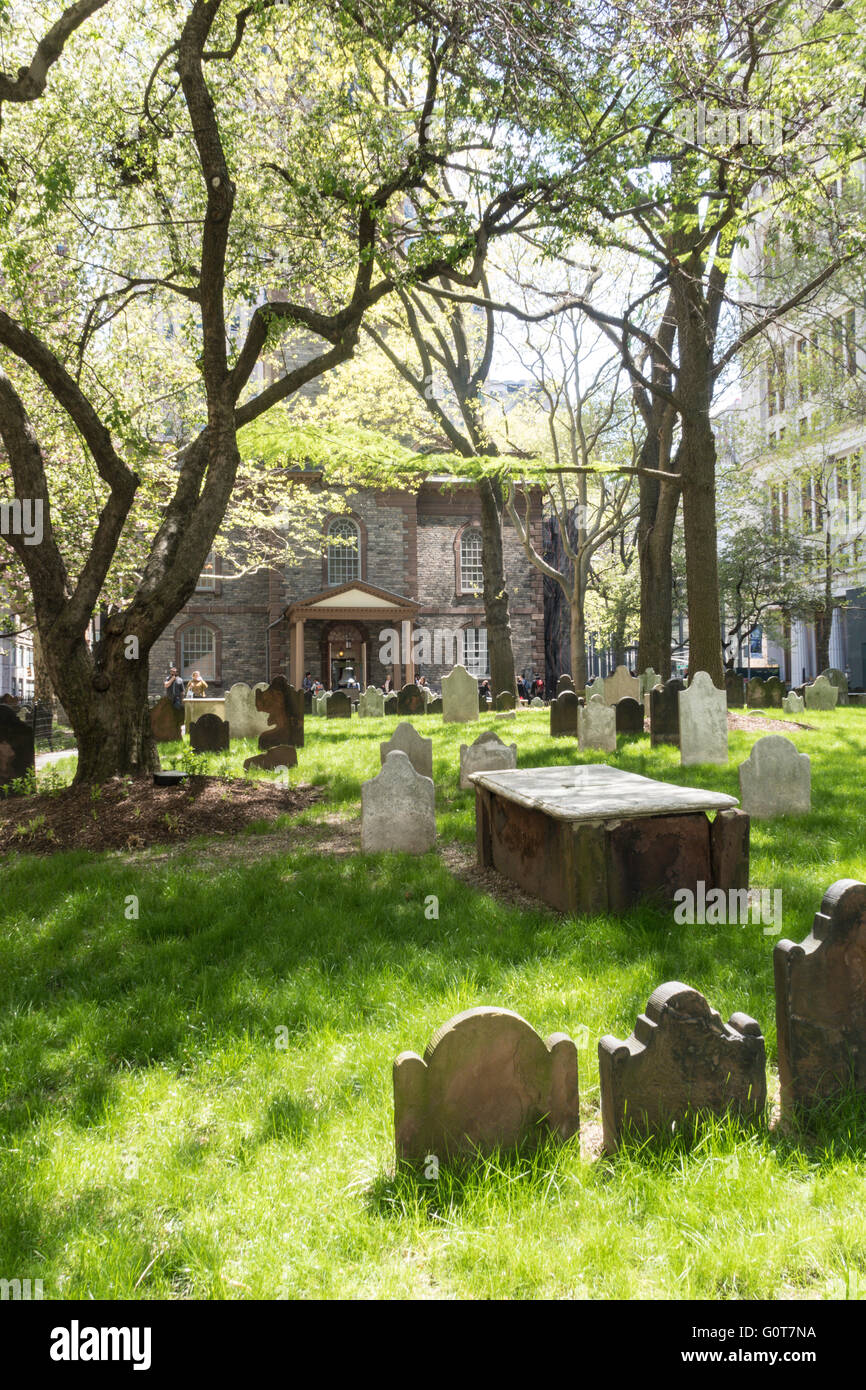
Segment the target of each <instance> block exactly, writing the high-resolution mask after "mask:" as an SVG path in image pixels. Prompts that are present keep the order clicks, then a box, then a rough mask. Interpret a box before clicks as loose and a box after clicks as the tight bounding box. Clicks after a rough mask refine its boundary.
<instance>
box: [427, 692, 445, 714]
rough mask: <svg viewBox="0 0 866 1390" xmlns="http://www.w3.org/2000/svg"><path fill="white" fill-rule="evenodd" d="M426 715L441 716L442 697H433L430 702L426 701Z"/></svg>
mask: <svg viewBox="0 0 866 1390" xmlns="http://www.w3.org/2000/svg"><path fill="white" fill-rule="evenodd" d="M427 713H428V714H441V713H442V696H441V695H434V697H433V699H432V700H428V701H427Z"/></svg>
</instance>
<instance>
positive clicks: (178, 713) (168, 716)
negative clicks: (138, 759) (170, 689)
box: [150, 695, 183, 743]
mask: <svg viewBox="0 0 866 1390" xmlns="http://www.w3.org/2000/svg"><path fill="white" fill-rule="evenodd" d="M182 725H183V705H181V707H180V709H175V707H174V705H173V704H172V703H171V700H170V699H169V698H168V696H167V695H163V696H162V699H160V700H157V702H156V704H155V705H154V706H153V708H152V709H151V711H150V732H151V735H152V736H153V739H154V741H155V742H156V743H176V742H177V740H178V739H179V738H180V736H181V735H180V731H181V727H182Z"/></svg>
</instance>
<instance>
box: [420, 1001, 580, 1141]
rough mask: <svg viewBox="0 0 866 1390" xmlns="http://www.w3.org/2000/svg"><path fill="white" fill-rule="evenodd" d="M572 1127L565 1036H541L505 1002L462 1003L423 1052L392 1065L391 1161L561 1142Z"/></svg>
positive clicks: (573, 1090)
mask: <svg viewBox="0 0 866 1390" xmlns="http://www.w3.org/2000/svg"><path fill="white" fill-rule="evenodd" d="M579 1127H580V1111H579V1094H578V1078H577V1048H576V1047H575V1045H574V1043H573V1042H572V1040H571V1038H569V1037H567V1036H566V1035H565V1034H564V1033H554V1034H553V1036H552V1037H550V1038H548V1039H547V1041H546V1042H544V1041H543V1040H542V1039H541V1038H540V1037H539V1035H538V1033H536V1031H535V1029H534V1028H532V1027H531V1026H530V1025H529V1024H528V1023H527V1022H526V1020H525V1019H523V1018H521V1017H520V1015H519V1014H515V1013H512V1012H511V1011H510V1010H508V1009H493V1008H488V1007H481V1008H477V1009H467V1010H466V1012H465V1013H461V1014H457V1016H456V1017H455V1018H452V1019H449V1021H448V1022H447V1023H446V1024H444V1025H443V1026H442V1027H441V1028H439V1029H438V1031H437V1032H436V1033H434V1035H433V1037H432V1038H431V1040H430V1043H429V1045H428V1047H427V1049H426V1051H425V1053H424V1056H423V1058H421V1057H419V1056H418V1055H417V1053H414V1052H401V1053H400V1055H399V1057H398V1058H397V1060H396V1061H395V1063H394V1132H395V1139H396V1148H397V1160H398V1162H405V1163H412V1164H423V1163H424V1162H425V1161H426V1159H427V1156H428V1154H435V1155H436V1156H437V1157H438V1158H439V1159H440V1160H448V1159H451V1160H453V1159H455V1158H457V1157H459V1156H463V1155H465V1156H467V1157H470V1156H474V1155H476V1154H478V1153H482V1154H484V1153H491V1152H493V1151H494V1150H497V1149H514V1148H521V1147H524V1146H526V1147H534V1146H535V1145H536V1144H538V1143H539V1142H541V1141H542V1140H543V1139H547V1138H548V1137H553V1138H554V1139H556V1140H559V1141H560V1142H562V1141H565V1140H566V1139H570V1138H571V1137H572V1135H574V1134H577V1132H578V1130H579Z"/></svg>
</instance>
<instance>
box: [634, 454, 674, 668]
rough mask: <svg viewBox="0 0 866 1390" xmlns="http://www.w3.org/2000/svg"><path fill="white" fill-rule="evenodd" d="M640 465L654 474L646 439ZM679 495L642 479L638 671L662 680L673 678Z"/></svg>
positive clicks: (670, 487)
mask: <svg viewBox="0 0 866 1390" xmlns="http://www.w3.org/2000/svg"><path fill="white" fill-rule="evenodd" d="M641 464H642V466H643V467H646V468H658V466H659V464H658V446H657V443H656V440H655V439H652V438H651V436H650V434H649V433H648V434H647V437H646V439H645V440H644V445H643V448H642V450H641ZM679 500H680V490H679V486H678V484H676V483H667V482H664V481H663V480H662V479H660V478H647V477H641V479H640V518H639V521H638V542H637V544H638V561H639V564H640V630H639V635H638V655H637V665H638V671H647V670H649V668H650V667H652V669H653V670H654V671H657V672H658V673H659V675H660V676H661V678H662V680H665V681H667V680H670V677H671V630H672V627H673V572H672V561H671V551H672V549H673V541H674V530H675V527H676V520H677V510H678V508H679Z"/></svg>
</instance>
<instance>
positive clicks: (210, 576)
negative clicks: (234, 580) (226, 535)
mask: <svg viewBox="0 0 866 1390" xmlns="http://www.w3.org/2000/svg"><path fill="white" fill-rule="evenodd" d="M215 589H216V554H215V552H214V551H213V550H212V551H211V553H210V555H208V557H207V559H206V560H205V563H204V569H203V570H202V572H201V574H200V575H199V577H198V583H197V584H196V586H195V590H196V593H197V594H199V593H208V594H212V593H213V592H214V590H215Z"/></svg>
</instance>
